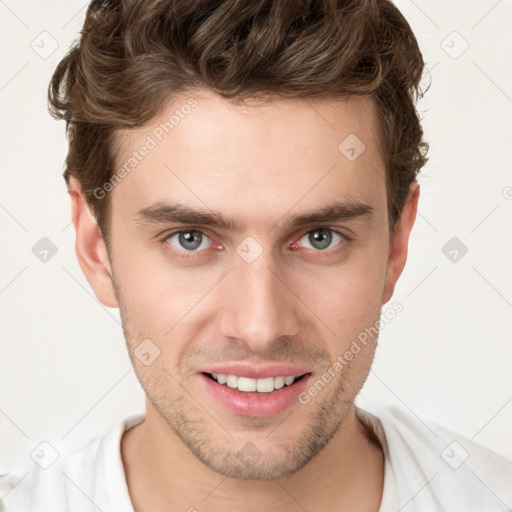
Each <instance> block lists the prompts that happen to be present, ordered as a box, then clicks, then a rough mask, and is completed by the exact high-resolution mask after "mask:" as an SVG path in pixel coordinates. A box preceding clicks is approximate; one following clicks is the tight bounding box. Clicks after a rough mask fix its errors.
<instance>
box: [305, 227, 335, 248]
mask: <svg viewBox="0 0 512 512" xmlns="http://www.w3.org/2000/svg"><path fill="white" fill-rule="evenodd" d="M309 240H310V242H311V243H312V245H313V246H315V247H316V248H317V249H325V248H326V247H329V245H330V243H331V240H332V235H331V234H330V231H329V230H328V229H317V230H316V231H312V232H311V233H310V235H309Z"/></svg>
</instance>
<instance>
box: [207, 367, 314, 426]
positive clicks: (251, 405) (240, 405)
mask: <svg viewBox="0 0 512 512" xmlns="http://www.w3.org/2000/svg"><path fill="white" fill-rule="evenodd" d="M199 376H200V377H201V379H202V381H203V382H204V385H205V386H206V389H207V390H208V391H209V392H210V393H211V394H212V395H213V396H214V397H215V398H216V399H217V400H218V401H219V402H221V403H222V404H223V405H224V406H226V407H227V408H228V409H230V410H232V411H233V412H235V413H237V414H240V415H242V416H249V417H253V418H265V417H269V416H274V415H276V414H279V413H280V412H283V411H284V410H286V409H287V408H288V407H290V406H291V405H293V404H295V403H297V402H298V400H299V398H298V397H299V395H300V393H302V391H303V390H304V389H305V388H306V387H307V382H308V380H309V378H310V377H311V374H308V375H305V376H304V377H302V379H300V380H299V381H297V382H294V383H293V384H292V385H291V386H285V387H284V388H281V389H276V390H275V391H271V392H270V393H257V392H249V393H248V392H244V391H238V389H233V388H230V387H228V386H226V385H224V384H219V383H218V382H215V381H214V380H212V379H210V377H207V376H206V375H204V374H202V373H201V374H199Z"/></svg>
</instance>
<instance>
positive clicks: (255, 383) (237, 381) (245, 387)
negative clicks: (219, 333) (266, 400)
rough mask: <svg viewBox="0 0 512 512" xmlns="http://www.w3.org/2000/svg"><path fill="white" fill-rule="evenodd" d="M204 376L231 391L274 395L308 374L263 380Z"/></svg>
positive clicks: (216, 374)
mask: <svg viewBox="0 0 512 512" xmlns="http://www.w3.org/2000/svg"><path fill="white" fill-rule="evenodd" d="M203 375H206V377H208V378H210V379H211V380H213V381H214V382H216V383H217V384H220V385H222V386H226V387H228V388H231V389H236V390H238V391H242V392H244V393H256V394H258V393H272V392H274V391H277V390H279V389H283V388H287V387H290V386H293V384H295V383H296V382H298V381H300V380H301V379H302V378H304V377H305V376H306V375H309V374H308V373H305V374H303V375H299V376H296V375H288V376H284V375H283V376H278V377H266V378H263V379H251V378H249V377H243V376H238V375H226V374H223V373H207V372H204V373H203Z"/></svg>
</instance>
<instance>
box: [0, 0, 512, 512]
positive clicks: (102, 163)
mask: <svg viewBox="0 0 512 512" xmlns="http://www.w3.org/2000/svg"><path fill="white" fill-rule="evenodd" d="M423 66H424V64H423V59H422V56H421V53H420V50H419V48H418V45H417V42H416V40H415V38H414V35H413V33H412V31H411V29H410V27H409V25H408V24H407V22H406V20H405V19H404V18H403V17H402V15H401V14H400V13H399V11H398V10H397V9H396V8H395V7H394V6H393V5H392V3H391V2H389V1H387V0H369V1H361V0H357V1H356V0H353V1H350V0H348V1H344V0H323V1H317V2H309V1H296V0H274V1H270V0H261V1H258V2H254V1H249V0H247V1H246V0H239V1H234V0H224V1H221V0H219V1H216V2H207V1H201V0H197V1H193V2H192V1H190V0H167V1H164V0H146V1H142V0H131V1H125V2H119V1H106V0H105V1H94V2H92V4H91V5H90V6H89V9H88V12H87V17H86V21H85V24H84V29H83V31H82V34H81V38H80V40H79V42H78V44H77V45H75V46H74V47H73V48H72V49H71V51H70V52H69V53H68V55H67V56H66V57H65V58H64V59H63V60H62V61H61V63H60V64H59V66H58V68H57V70H56V72H55V74H54V77H53V79H52V83H51V86H50V103H51V109H52V113H53V114H54V115H55V116H57V117H60V118H63V119H65V120H66V122H67V128H68V133H69V137H70V139H69V141H70V146H69V153H68V157H67V162H66V164H67V165H66V172H65V178H66V182H67V184H68V189H69V192H70V197H71V201H72V218H73V224H74V227H75V230H76V236H77V238H76V251H77V256H78V259H79V262H80V265H81V268H82V270H83V272H84V274H85V275H86V277H87V279H88V282H89V283H90V285H91V287H92V289H93V290H94V292H95V294H96V296H97V298H98V299H99V300H100V301H101V302H102V303H103V304H104V305H106V306H109V307H119V309H120V313H121V318H122V324H123V330H124V334H125V338H126V343H127V347H128V350H129V354H130V358H131V360H132V364H133V366H134V369H135V372H136V374H137V377H138V379H139V381H140V383H141V386H142V387H143V389H144V391H145V393H146V412H145V414H144V415H136V416H130V417H129V418H125V419H123V420H121V421H120V422H119V423H118V424H117V425H115V427H113V428H112V429H111V430H110V431H109V432H108V433H107V434H106V435H105V436H104V437H102V438H98V439H95V440H93V441H91V442H90V443H89V444H87V445H86V446H84V447H83V448H82V449H80V450H78V451H77V452H76V453H74V454H72V455H70V456H68V457H66V458H65V459H64V460H62V461H60V462H59V463H58V464H55V465H54V466H52V467H51V468H49V469H48V470H42V469H37V468H34V467H32V468H31V469H30V472H29V474H28V476H27V477H26V478H23V480H21V481H20V480H19V476H17V475H16V474H14V473H13V474H11V475H7V476H5V477H4V478H3V479H0V485H1V486H2V493H1V495H2V496H5V498H4V500H3V506H4V509H5V510H13V511H14V510H16V511H20V510H34V511H35V510H37V511H41V510H52V511H58V510H62V511H64V510H73V511H85V510H87V511H89V510H90V511H92V510H102V511H107V510H108V511H116V512H117V511H137V512H141V511H152V512H159V511H164V510H165V511H187V510H188V511H194V510H198V511H220V510H241V511H253V510H273V511H274V510H276V511H284V512H287V511H294V510H307V511H310V512H312V511H320V510H329V511H342V510H347V511H348V510H350V511H374V512H376V511H379V512H384V511H391V510H392V511H397V510H404V511H429V510H432V511H434V510H435V511H441V510H449V511H454V510H464V511H469V510H475V511H476V510H479V511H482V510H503V509H504V508H505V509H506V508H507V507H509V508H510V506H511V504H512V492H511V489H510V479H511V476H512V464H511V463H510V462H509V461H507V460H506V459H503V458H501V457H500V456H498V455H496V454H494V453H493V452H491V451H490V450H487V449H485V448H483V447H481V446H478V445H477V444H475V443H473V442H471V441H469V440H466V439H463V438H462V437H460V436H458V435H457V434H454V433H451V432H449V431H447V430H445V429H443V428H441V427H432V430H429V429H427V428H425V426H424V424H423V423H421V422H420V421H419V420H418V419H416V418H415V417H414V416H412V415H411V414H410V413H407V412H405V411H400V410H393V409H392V410H383V411H381V412H379V413H378V414H377V413H375V414H373V413H371V412H369V411H364V410H362V409H360V408H357V407H355V405H354V399H355V398H356V396H357V394H358V392H359V390H360V389H361V387H362V385H363V383H364V381H365V379H366V377H367V375H368V372H369V370H370V366H371V363H372V359H373V355H374V351H375V348H376V342H377V336H376V335H371V336H366V337H364V336H361V333H365V332H367V331H369V332H372V331H371V329H372V328H373V329H374V330H376V331H378V326H379V318H380V315H381V311H382V308H383V306H384V305H385V304H387V303H388V302H389V301H390V299H391V297H392V295H393V289H394V286H395V284H396V282H397V280H398V278H399V276H400V274H401V272H402V270H403V268H404V265H405V262H406V257H407V246H408V239H409V234H410V232H411V229H412V227H413V224H414V221H415V215H416V208H417V204H418V198H419V185H418V183H417V181H416V177H417V174H418V172H419V170H420V169H421V167H422V166H423V165H424V164H425V162H426V160H427V158H426V150H427V144H426V143H425V142H424V141H423V132H422V129H421V126H420V123H419V119H418V116H417V113H416V110H415V107H414V98H415V94H418V93H419V81H420V78H421V75H422V71H423ZM443 450H447V451H445V452H444V456H443V453H442V452H443ZM465 454H467V456H465ZM447 461H448V462H447ZM452 461H453V462H452Z"/></svg>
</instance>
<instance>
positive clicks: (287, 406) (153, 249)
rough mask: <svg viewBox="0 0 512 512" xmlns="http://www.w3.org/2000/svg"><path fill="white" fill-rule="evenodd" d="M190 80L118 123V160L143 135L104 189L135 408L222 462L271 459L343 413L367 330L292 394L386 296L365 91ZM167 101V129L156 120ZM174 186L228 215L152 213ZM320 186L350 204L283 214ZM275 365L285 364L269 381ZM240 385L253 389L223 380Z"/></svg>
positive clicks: (260, 464)
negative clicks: (181, 91) (236, 86)
mask: <svg viewBox="0 0 512 512" xmlns="http://www.w3.org/2000/svg"><path fill="white" fill-rule="evenodd" d="M193 96H194V98H196V100H197V105H196V106H194V107H193V108H190V109H189V108H183V107H182V106H183V105H185V104H187V99H188V96H184V97H183V98H181V99H180V100H176V99H175V100H174V101H173V103H172V104H169V106H168V108H166V110H165V111H164V112H163V113H162V114H161V115H159V116H158V118H156V119H154V120H153V121H152V122H151V123H150V124H149V125H147V126H146V127H144V128H140V129H137V130H132V131H130V132H124V133H122V134H120V135H119V141H120V143H121V146H122V147H121V151H120V153H119V155H118V162H117V163H118V166H119V167H121V166H122V165H123V164H124V163H125V162H127V161H128V160H129V158H130V157H131V156H132V154H133V151H138V150H139V148H140V147H141V146H143V145H145V144H146V145H147V146H148V147H150V149H149V150H148V151H147V152H146V151H144V150H143V152H144V153H147V155H146V156H144V157H141V158H140V161H138V163H137V165H136V167H134V168H133V169H132V170H131V171H130V172H129V173H128V174H127V175H126V176H125V177H124V178H123V179H122V180H121V182H120V183H119V184H118V185H116V186H115V188H114V190H113V191H112V192H111V201H112V210H111V212H112V218H111V219H112V222H111V226H110V243H111V254H110V259H111V264H112V271H113V278H114V284H115V290H116V297H117V301H118V303H119V306H120V312H121V318H122V321H123V328H124V332H125V336H126V341H127V345H128V348H129V351H130V357H131V359H132V362H133V365H134V368H135V371H136V373H137V376H138V378H139V380H140V382H141V385H142V386H143V388H144V390H145V393H146V395H147V397H148V401H149V402H148V408H149V409H148V411H147V414H148V416H149V415H152V416H153V418H155V417H157V418H158V421H160V422H161V424H162V425H165V428H166V429H167V428H168V427H170V428H171V429H172V431H169V435H170V436H173V435H174V434H173V432H174V433H175V434H176V435H177V436H178V437H179V438H180V439H181V440H182V441H183V442H184V443H185V444H186V445H187V446H188V447H189V448H190V449H191V450H192V452H193V453H194V454H195V455H196V456H197V457H198V458H199V459H200V460H201V461H202V462H204V463H205V464H207V465H208V466H209V467H211V468H212V469H214V470H216V471H218V472H220V473H223V474H225V475H229V476H233V477H236V478H246V479H259V478H276V477H281V476H284V475H287V474H290V473H292V472H293V471H296V470H297V469H299V468H300V467H302V466H303V465H304V464H305V463H306V462H307V461H308V460H309V459H311V458H312V457H313V456H314V455H315V454H316V453H317V452H318V451H319V450H320V449H321V448H322V447H323V446H324V445H325V444H326V443H327V441H328V440H329V439H330V438H331V437H332V436H333V435H334V434H335V432H336V431H337V429H338V428H339V427H340V425H342V421H343V418H344V416H345V415H346V413H347V411H348V410H349V408H350V406H351V404H352V403H353V400H354V398H355V396H356V394H357V393H358V392H359V390H360V388H361V386H362V384H363V382H364V380H365V378H366V376H367V374H368V371H369V368H370V365H371V361H372V358H373V354H374V349H375V343H376V339H375V338H374V339H370V340H368V343H367V345H366V346H363V347H362V350H361V351H360V352H359V353H357V354H356V355H354V358H353V359H352V360H351V361H350V362H348V364H346V365H345V366H344V367H343V369H342V371H339V367H338V370H337V371H332V370H331V375H333V376H332V380H331V381H330V382H329V383H328V384H327V385H325V386H324V387H323V388H322V389H321V390H320V391H318V393H317V394H316V396H314V397H313V396H311V395H309V394H308V396H310V400H309V402H308V403H307V404H304V403H301V401H299V395H300V396H302V397H304V394H302V395H301V393H307V392H308V389H309V388H310V387H311V386H313V385H314V383H315V382H316V381H317V380H318V379H319V378H320V377H321V376H322V374H323V373H324V372H325V371H328V369H329V368H332V363H333V362H334V361H336V360H338V356H342V355H343V354H344V353H345V352H346V351H347V350H349V349H350V347H351V343H352V341H353V340H354V339H356V337H357V336H358V334H359V333H361V332H362V331H364V330H365V328H368V327H370V326H375V324H376V322H378V320H379V316H380V311H381V307H382V304H383V303H384V302H386V301H387V300H388V299H389V287H388V286H387V285H386V270H387V263H388V256H389V251H390V239H389V231H388V227H387V226H388V217H387V207H386V183H385V169H384V164H383V162H382V159H381V155H380V153H379V150H378V146H377V131H376V125H375V114H374V111H373V108H374V107H373V104H372V103H371V100H370V99H368V98H367V97H362V98H358V99H357V100H343V101H341V100H340V101H333V100H325V99H323V100H314V101H313V100H308V101H304V100H295V99H293V100H290V99H288V100H279V101H277V102H276V103H270V104H266V105H264V106H261V105H260V106H254V107H245V108H242V107H241V106H236V105H234V104H232V103H230V102H228V101H227V100H225V99H221V98H219V97H217V96H215V95H213V94H210V93H205V92H203V93H201V94H195V95H193ZM176 109H178V110H179V111H180V112H181V116H178V117H175V118H174V119H173V121H172V123H173V128H172V131H171V130H170V129H169V125H167V129H168V131H169V133H166V132H165V130H163V129H162V126H161V123H166V122H168V121H169V119H170V117H171V116H172V115H173V113H174V111H175V110H176ZM184 112H188V113H187V114H184ZM178 118H179V121H176V119H178ZM159 127H160V128H159ZM148 135H150V136H151V139H152V140H153V141H154V142H155V143H156V144H153V143H152V142H149V143H148V140H149V139H148ZM354 135H355V136H356V137H357V138H358V139H359V140H360V141H361V142H362V143H364V146H365V149H364V151H363V152H362V153H360V151H361V149H362V146H356V145H355V143H354V141H356V139H355V138H354ZM348 136H351V137H350V138H349V139H348V141H347V142H346V143H345V145H342V147H341V150H340V149H339V148H338V146H339V145H340V143H341V142H342V141H344V140H345V139H346V138H347V137H348ZM159 139H161V140H159ZM153 146H154V147H153ZM351 148H354V151H352V150H351ZM359 153H360V154H359ZM139 157H140V154H139ZM354 157H356V158H355V159H354ZM132 163H133V162H132ZM178 203H179V204H180V205H181V206H186V207H187V208H188V209H190V210H197V211H201V212H203V213H206V214H209V215H211V214H213V213H215V214H216V215H218V216H221V217H222V218H223V219H226V220H228V221H231V222H232V224H233V225H232V226H231V225H229V224H228V225H222V224H220V225H217V224H205V223H204V222H203V221H202V219H197V220H198V222H195V223H194V224H188V223H184V222H180V221H176V220H174V221H173V220H172V219H171V218H170V216H169V215H168V214H169V211H168V210H166V209H165V208H161V209H160V210H159V215H155V214H153V215H151V214H150V213H149V212H150V211H152V210H153V211H154V210H155V208H157V207H165V206H166V205H170V204H175V205H176V204H178ZM333 203H342V204H344V205H345V206H346V208H345V213H348V215H346V216H345V217H341V218H338V219H337V220H330V219H329V220H322V219H317V220H313V221H312V222H309V223H307V224H304V225H300V224H292V220H291V219H293V218H295V217H297V216H299V215H304V214H309V213H312V212H314V211H319V210H321V209H322V208H325V207H326V206H328V205H332V204H333ZM142 211H145V212H146V214H144V213H142ZM235 224H236V226H235ZM235 228H237V229H235ZM180 230H181V231H183V232H182V234H181V235H180V234H179V233H177V232H178V231H180ZM143 340H146V341H144V342H143ZM147 340H150V341H147ZM141 342H143V344H142V345H141ZM139 345H140V346H139ZM212 373H216V374H220V381H221V382H222V381H223V380H224V377H223V375H228V374H230V375H234V376H236V377H245V378H244V379H238V382H237V379H235V378H234V377H229V378H228V383H227V384H230V386H234V387H230V386H228V385H227V384H222V383H220V382H216V381H215V380H213V378H212V376H211V374H212ZM256 377H260V378H261V379H260V380H257V381H256V382H255V381H254V380H253V379H254V378H256ZM282 377H299V378H298V380H297V381H296V382H294V383H292V384H291V385H289V386H284V387H283V382H282ZM217 379H219V377H218V376H217ZM287 382H289V379H287ZM254 385H256V386H257V387H258V386H259V389H261V390H262V391H260V392H258V391H241V390H239V389H238V387H240V388H242V389H253V387H254ZM244 386H247V387H244ZM276 387H277V388H278V389H275V388H276ZM270 389H275V390H274V391H270ZM304 401H305V400H302V402H304Z"/></svg>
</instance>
